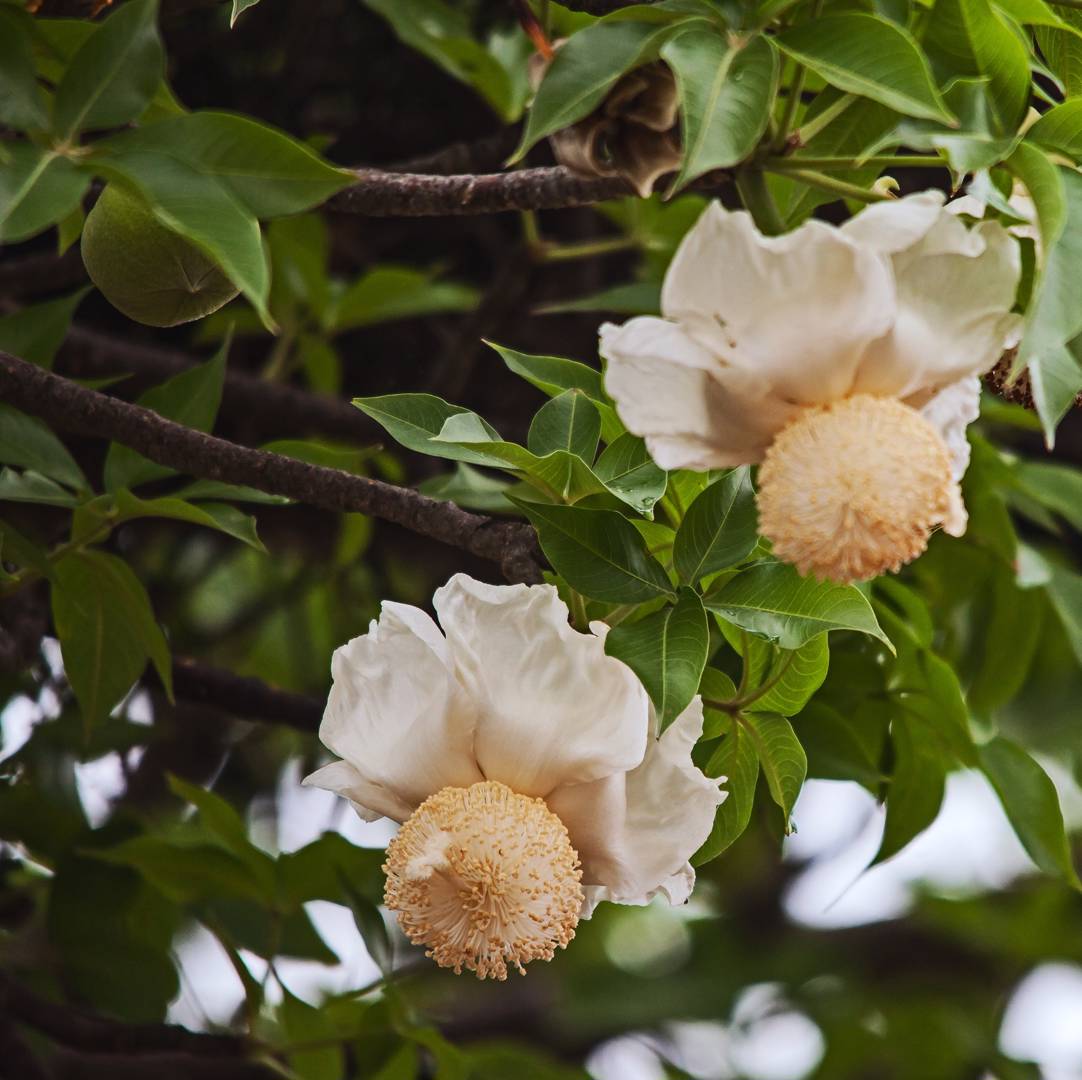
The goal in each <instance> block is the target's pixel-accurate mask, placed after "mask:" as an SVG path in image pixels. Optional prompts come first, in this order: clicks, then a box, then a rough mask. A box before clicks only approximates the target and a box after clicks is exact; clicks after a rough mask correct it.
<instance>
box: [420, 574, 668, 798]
mask: <svg viewBox="0 0 1082 1080" xmlns="http://www.w3.org/2000/svg"><path fill="white" fill-rule="evenodd" d="M433 604H434V606H435V608H436V611H437V612H438V613H439V617H440V622H441V623H442V624H443V628H444V630H445V631H446V633H447V641H448V644H449V646H450V649H451V655H452V658H453V661H454V665H455V671H456V674H457V676H458V679H459V681H460V683H461V684H462V686H463V687H464V688H465V690H466V692H467V694H468V695H469V697H470V699H471V700H472V702H473V703H474V704H475V706H476V708H477V711H478V717H477V735H476V741H475V753H476V758H477V763H478V765H479V766H480V768H481V771H482V772H483V773H484V775H485V778H486V779H488V780H498V781H500V782H501V783H504V784H506V785H507V786H508V787H509V788H512V789H513V790H514V791H517V792H519V793H520V794H523V795H542V796H544V795H547V794H548V793H549V792H550V791H552V789H553V788H555V787H557V786H558V785H560V784H565V783H582V782H585V781H588V780H596V779H598V778H600V777H603V776H607V775H609V774H610V773H615V772H624V771H626V770H627V769H630V768H633V767H634V766H635V765H637V764H638V763H639V762H640V761H642V758H643V753H644V752H645V749H646V737H647V728H648V724H649V703H648V700H647V697H646V692H645V691H644V690H643V688H642V686H641V685H640V683H639V681H638V679H637V678H636V677H635V675H634V674H633V672H632V671H631V669H630V668H628V667H625V665H623V664H622V663H620V661H619V660H614V659H613V658H612V657H610V656H606V655H605V646H604V643H603V642H602V641H601V639H600V638H597V637H595V636H594V635H593V634H580V633H578V632H577V631H575V630H573V629H572V628H571V626H570V625H569V624H568V621H567V605H566V604H564V602H563V601H562V600H561V599H560V598H559V596H558V595H557V592H556V589H555V588H553V587H552V586H551V585H533V586H527V585H485V584H483V583H481V582H479V581H474V580H473V579H472V578H470V577H468V576H467V575H465V574H457V575H456V576H455V577H453V578H451V580H450V581H449V582H448V583H447V584H446V585H445V586H444V587H443V588H442V589H440V590H438V591H437V593H436V595H435V598H434V600H433Z"/></svg>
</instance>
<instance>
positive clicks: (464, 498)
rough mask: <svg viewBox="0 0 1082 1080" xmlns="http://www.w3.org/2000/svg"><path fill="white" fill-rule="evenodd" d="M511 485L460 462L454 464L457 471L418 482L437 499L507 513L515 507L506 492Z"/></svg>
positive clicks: (496, 512) (467, 507) (472, 507)
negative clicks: (508, 499) (507, 497)
mask: <svg viewBox="0 0 1082 1080" xmlns="http://www.w3.org/2000/svg"><path fill="white" fill-rule="evenodd" d="M511 486H512V484H511V482H510V481H508V480H497V479H496V478H495V477H491V476H486V475H485V474H484V473H482V472H478V470H477V469H475V468H473V467H472V466H470V465H467V464H465V463H464V462H461V461H459V462H457V463H456V464H455V470H454V472H450V473H446V474H445V475H443V476H433V477H431V478H430V479H428V480H424V481H422V482H421V483H420V484H418V485H417V490H418V491H420V492H422V493H423V494H425V495H430V496H431V497H432V498H434V499H449V500H450V501H451V502H453V503H457V504H458V505H459V506H462V507H465V508H466V509H467V510H481V511H483V512H484V513H486V514H493V513H495V514H506V513H508V512H509V511H512V510H514V507H513V506H512V505H511V504H510V503H509V502H508V501H507V499H506V497H505V495H504V493H505V492H506V491H507V489H508V488H509V487H511Z"/></svg>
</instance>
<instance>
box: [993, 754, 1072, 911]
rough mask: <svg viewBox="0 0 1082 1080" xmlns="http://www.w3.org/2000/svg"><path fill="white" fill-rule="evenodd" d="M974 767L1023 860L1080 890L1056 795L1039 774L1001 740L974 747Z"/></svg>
mask: <svg viewBox="0 0 1082 1080" xmlns="http://www.w3.org/2000/svg"><path fill="white" fill-rule="evenodd" d="M980 764H981V770H982V771H983V773H984V775H985V776H987V777H988V779H989V780H990V781H991V783H992V787H994V788H995V789H996V794H997V795H998V796H999V801H1000V802H1001V803H1002V804H1003V809H1004V811H1005V812H1006V814H1007V817H1008V819H1009V820H1010V823H1011V825H1012V826H1013V828H1014V831H1015V832H1016V833H1017V834H1018V839H1019V840H1021V841H1022V846H1023V847H1024V848H1025V849H1026V851H1027V852H1028V853H1029V857H1030V858H1031V859H1032V860H1033V861H1034V862H1035V863H1036V864H1037V866H1039V867H1040V868H1041V869H1042V870H1043V871H1044V872H1045V873H1046V874H1051V875H1052V876H1053V877H1058V878H1062V879H1063V880H1064V881H1066V882H1067V883H1068V884H1069V885H1072V886H1074V887H1075V888H1076V889H1078V888H1082V882H1079V880H1078V873H1077V871H1076V870H1075V867H1074V863H1073V862H1072V859H1071V845H1070V842H1069V841H1068V839H1067V834H1066V831H1065V829H1064V827H1063V812H1062V811H1061V810H1060V805H1059V796H1058V795H1057V794H1056V787H1055V785H1054V784H1053V783H1052V781H1051V780H1050V779H1049V778H1048V774H1047V773H1046V772H1045V771H1044V769H1042V768H1041V766H1040V765H1039V764H1038V763H1037V762H1036V761H1034V760H1033V758H1032V757H1030V755H1029V754H1027V753H1026V751H1025V750H1023V749H1022V747H1021V746H1019V745H1018V744H1017V743H1014V742H1011V740H1010V739H1005V738H1003V737H1002V736H998V737H996V738H995V739H993V740H992V741H991V742H989V743H986V744H985V745H984V746H982V747H981V748H980Z"/></svg>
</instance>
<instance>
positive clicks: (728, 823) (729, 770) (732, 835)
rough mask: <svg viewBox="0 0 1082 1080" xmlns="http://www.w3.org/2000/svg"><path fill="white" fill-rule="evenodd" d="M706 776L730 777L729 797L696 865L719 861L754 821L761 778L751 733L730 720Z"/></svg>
mask: <svg viewBox="0 0 1082 1080" xmlns="http://www.w3.org/2000/svg"><path fill="white" fill-rule="evenodd" d="M704 771H705V773H706V775H707V776H715V777H716V776H724V777H727V783H726V784H725V790H726V791H727V792H728V795H727V797H726V799H725V801H724V802H723V803H722V804H721V806H719V807H718V809H717V814H716V816H715V818H714V827H713V829H711V831H710V835H709V836H708V837H707V839H706V842H705V843H704V844H703V846H702V847H701V848H699V850H698V851H697V852H696V853H695V854H694V855H693V856H692V859H691V861H692V864H693V865H694V866H702V865H703V863H707V862H709V861H710V860H711V859H716V858H717V857H718V856H719V855H720V854H721V853H722V852H723V851H724V850H725V849H726V848H727V847H729V846H730V845H731V844H732V843H733V842H734V841H735V840H737V839H739V837H740V836H741V835H742V834H743V832H744V830H745V829H746V828H747V827H748V822H749V821H750V820H751V810H752V806H753V805H754V803H755V785H756V782H757V781H758V779H759V754H758V752H757V750H756V747H755V742H754V740H753V739H752V737H751V734H750V732H749V731H748V729H747V728H745V727H744V725H742V724H738V723H736V721H733V720H730V728H729V731H728V733H727V734H725V735H723V736H722V738H721V744H720V745H719V746H718V748H717V749H716V750H715V751H714V753H713V754H712V755H711V757H710V760H709V761H708V762H707V764H706V767H705V769H704Z"/></svg>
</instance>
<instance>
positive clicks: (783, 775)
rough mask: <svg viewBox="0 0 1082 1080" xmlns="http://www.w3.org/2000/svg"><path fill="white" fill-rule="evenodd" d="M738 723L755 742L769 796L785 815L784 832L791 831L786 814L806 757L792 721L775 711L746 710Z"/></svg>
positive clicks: (800, 784) (804, 772)
mask: <svg viewBox="0 0 1082 1080" xmlns="http://www.w3.org/2000/svg"><path fill="white" fill-rule="evenodd" d="M737 723H738V724H741V725H742V726H743V727H745V728H746V729H747V732H748V735H749V737H750V739H751V741H752V743H753V744H754V746H755V752H756V754H757V755H758V757H759V764H760V766H761V767H762V770H763V776H765V777H766V784H767V787H768V788H769V789H770V797H771V798H772V799H773V800H774V802H776V803H777V804H778V806H780V807H781V809H782V813H783V814H784V815H785V821H786V827H785V831H786V833H789V832H791V831H792V830H791V826H790V825H789V818H790V816H791V815H792V813H793V805H794V804H795V803H796V798H797V796H798V795H799V794H800V789H801V788H802V787H803V786H804V778H805V777H806V776H807V774H808V759H807V757H805V755H804V748H803V747H802V746H801V745H800V740H799V739H798V738H797V737H796V732H795V731H793V725H792V724H790V723H789V721H788V720H787V719H786V718H785V717H784V716H778V715H777V714H776V713H760V712H754V713H747V714H746V715H743V716H741V717H738V719H737Z"/></svg>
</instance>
